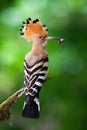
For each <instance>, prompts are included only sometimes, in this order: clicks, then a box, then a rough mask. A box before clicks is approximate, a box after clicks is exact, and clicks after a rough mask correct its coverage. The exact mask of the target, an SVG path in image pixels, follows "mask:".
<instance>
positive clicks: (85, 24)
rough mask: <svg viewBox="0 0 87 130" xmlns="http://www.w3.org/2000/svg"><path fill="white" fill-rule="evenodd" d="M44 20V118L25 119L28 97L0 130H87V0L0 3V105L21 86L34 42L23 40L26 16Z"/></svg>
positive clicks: (0, 123)
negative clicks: (49, 37)
mask: <svg viewBox="0 0 87 130" xmlns="http://www.w3.org/2000/svg"><path fill="white" fill-rule="evenodd" d="M28 17H31V18H32V19H36V18H38V19H40V21H41V22H42V23H43V24H46V26H47V27H48V29H49V35H53V36H59V37H61V38H64V39H65V42H64V44H61V45H59V44H58V43H57V42H56V41H49V42H48V44H47V51H48V54H49V60H50V63H49V73H48V76H50V77H52V79H51V80H49V81H48V82H46V83H45V84H44V85H43V87H42V90H41V93H40V102H41V116H40V119H38V120H33V119H24V118H22V116H21V111H22V107H23V102H24V96H23V97H22V98H21V99H20V100H19V101H17V102H16V103H15V104H14V105H13V106H12V115H11V119H10V121H6V122H0V130H86V129H87V113H86V112H87V111H86V110H87V106H86V104H87V0H0V103H1V102H2V101H4V100H5V99H6V98H8V97H9V96H10V95H11V94H13V93H14V92H15V91H17V90H18V89H20V88H21V87H23V78H24V77H23V76H24V73H23V69H24V68H23V60H24V57H25V55H26V53H27V52H28V51H30V50H31V47H32V44H31V43H29V42H27V41H26V40H24V39H23V38H21V36H20V28H21V25H22V21H25V20H26V18H28Z"/></svg>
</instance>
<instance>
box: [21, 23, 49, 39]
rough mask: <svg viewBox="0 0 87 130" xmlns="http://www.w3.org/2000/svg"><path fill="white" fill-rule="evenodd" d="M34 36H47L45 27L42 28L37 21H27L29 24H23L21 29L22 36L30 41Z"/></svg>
mask: <svg viewBox="0 0 87 130" xmlns="http://www.w3.org/2000/svg"><path fill="white" fill-rule="evenodd" d="M34 34H40V35H42V36H47V35H48V31H47V28H46V27H45V26H43V25H42V24H41V23H40V22H39V20H38V21H35V20H34V21H32V20H29V23H28V21H27V23H25V24H24V27H23V28H22V35H23V37H24V38H25V39H26V40H29V41H32V39H33V35H34Z"/></svg>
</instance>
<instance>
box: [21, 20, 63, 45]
mask: <svg viewBox="0 0 87 130" xmlns="http://www.w3.org/2000/svg"><path fill="white" fill-rule="evenodd" d="M20 31H21V33H20V34H21V35H22V36H23V38H25V39H26V40H28V41H32V42H33V43H36V44H43V45H45V43H46V42H47V40H50V39H55V40H57V41H58V42H59V43H62V42H63V41H64V39H60V38H57V37H52V36H48V29H47V27H46V26H45V25H42V24H41V23H40V21H39V20H38V19H36V20H32V19H31V18H28V19H27V20H26V22H23V26H22V29H20Z"/></svg>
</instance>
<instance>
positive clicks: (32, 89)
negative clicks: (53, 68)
mask: <svg viewBox="0 0 87 130" xmlns="http://www.w3.org/2000/svg"><path fill="white" fill-rule="evenodd" d="M47 72H48V58H45V59H42V60H40V61H38V62H36V63H35V64H34V65H33V66H29V65H28V64H27V62H26V60H25V61H24V73H25V77H24V86H25V90H26V94H25V95H28V94H29V95H31V96H36V95H38V93H39V92H40V89H41V86H42V84H43V82H44V80H45V77H46V74H47Z"/></svg>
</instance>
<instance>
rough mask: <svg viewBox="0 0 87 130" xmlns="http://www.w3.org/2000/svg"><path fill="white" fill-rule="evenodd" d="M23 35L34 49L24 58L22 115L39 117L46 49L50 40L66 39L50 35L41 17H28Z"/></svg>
mask: <svg viewBox="0 0 87 130" xmlns="http://www.w3.org/2000/svg"><path fill="white" fill-rule="evenodd" d="M20 34H21V36H22V37H23V38H24V39H26V40H27V41H29V42H32V49H31V51H30V52H28V53H27V54H26V56H25V58H24V92H25V101H24V105H23V110H22V116H23V117H25V118H33V119H37V118H39V117H40V101H39V93H40V91H41V88H42V85H43V83H44V81H45V79H46V76H47V73H48V68H49V59H48V53H47V51H46V43H47V41H48V40H52V39H54V40H57V41H58V42H59V43H62V42H63V41H64V39H63V38H62V39H60V38H57V37H52V36H48V29H47V27H46V25H43V24H41V22H40V21H39V19H35V20H32V19H31V18H27V19H26V21H25V22H23V25H22V28H21V29H20Z"/></svg>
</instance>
